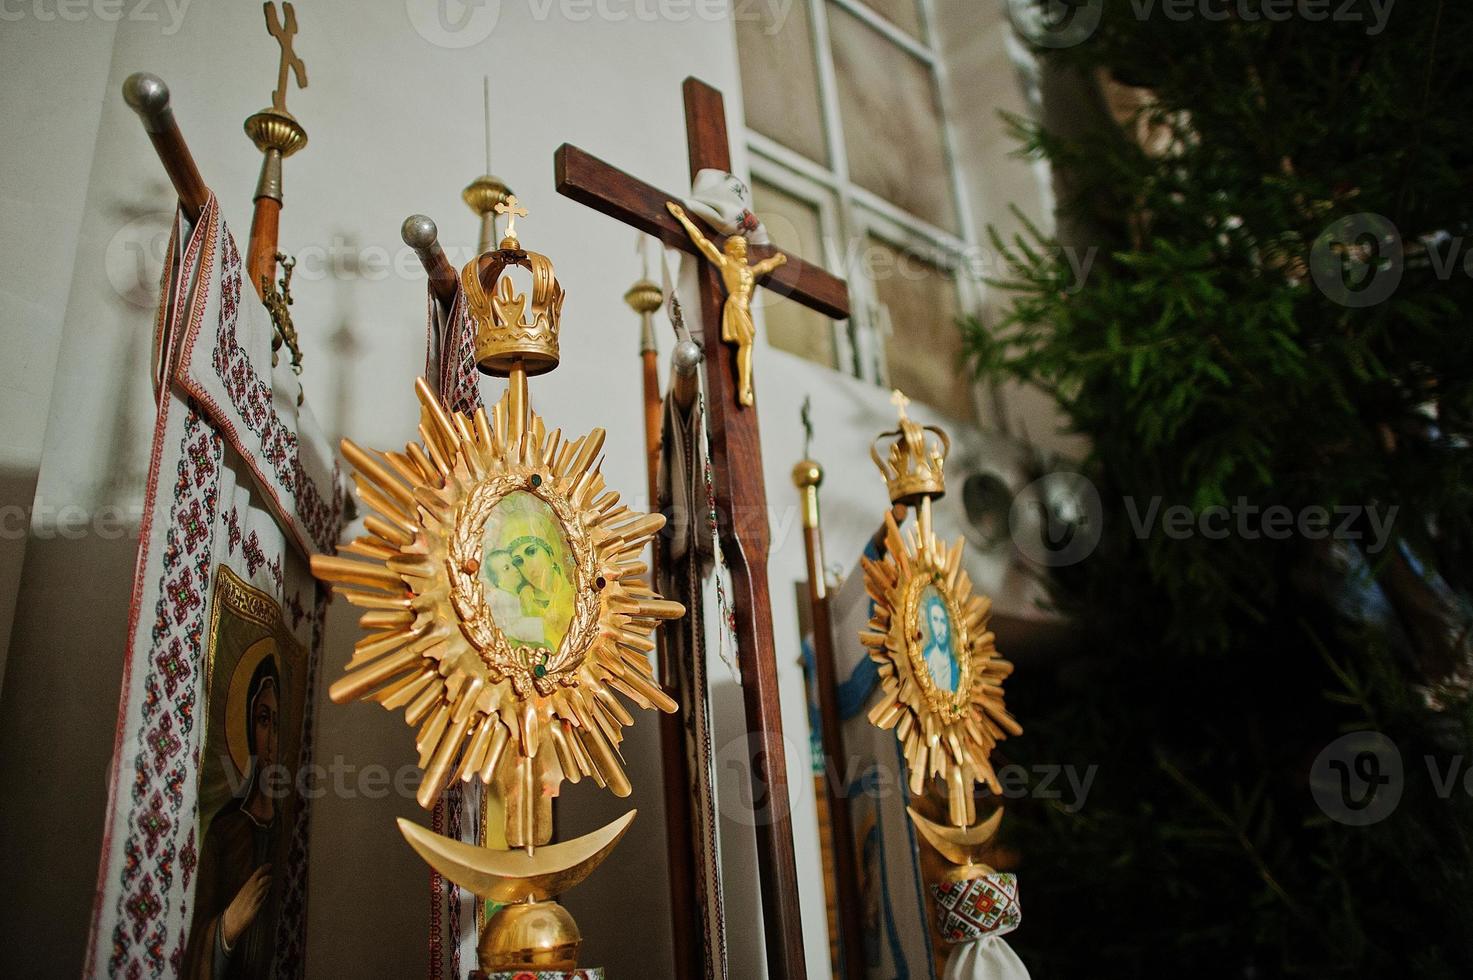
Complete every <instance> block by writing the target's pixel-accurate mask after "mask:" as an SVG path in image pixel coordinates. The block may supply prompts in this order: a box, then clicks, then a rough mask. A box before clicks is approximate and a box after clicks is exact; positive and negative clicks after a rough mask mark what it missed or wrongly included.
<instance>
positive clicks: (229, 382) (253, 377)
mask: <svg viewBox="0 0 1473 980" xmlns="http://www.w3.org/2000/svg"><path fill="white" fill-rule="evenodd" d="M220 245H221V249H222V258H223V261H222V263H221V268H222V269H223V273H222V276H223V278H222V279H221V282H220V328H219V330H217V331H216V332H215V347H214V350H213V351H212V352H211V354H210V364H211V365H212V366H213V367H214V369H215V374H216V375H217V376H218V377H219V378H220V380H221V382H223V383H224V385H225V389H226V391H228V392H229V393H230V400H231V403H232V404H234V405H235V408H236V411H238V412H239V413H240V417H241V418H242V419H243V420H244V421H245V424H246V425H247V426H249V427H250V429H251V432H252V433H254V434H255V435H256V436H257V437H258V438H259V439H260V440H261V451H262V454H263V455H264V458H265V459H266V461H267V462H268V463H270V464H271V467H272V469H274V470H275V471H276V478H277V479H278V480H280V481H281V484H282V486H284V487H286V488H287V490H288V491H289V492H290V493H291V495H292V498H293V499H294V500H295V501H296V506H297V514H298V515H299V516H300V517H301V519H302V524H303V526H304V527H305V528H306V529H307V533H308V534H309V535H311V537H312V543H313V544H315V545H316V546H317V547H318V548H319V549H320V550H322V551H324V552H327V553H329V554H331V553H332V552H333V550H334V549H335V548H336V547H337V536H338V529H339V528H341V527H342V500H341V498H340V497H339V496H338V495H336V494H329V495H328V496H327V497H324V496H323V493H322V491H320V490H319V489H318V487H317V485H316V484H314V483H313V482H312V480H311V479H310V478H309V477H308V476H307V475H306V473H304V472H303V470H302V465H301V456H300V455H299V451H298V445H297V435H296V433H295V432H292V431H291V430H290V429H289V428H287V425H286V423H285V422H283V421H282V419H281V416H279V415H278V414H277V413H276V409H275V406H274V405H273V404H272V395H271V383H270V382H269V381H268V380H267V379H265V378H263V377H261V375H260V374H258V373H257V372H256V369H255V367H254V365H252V364H251V358H250V355H249V353H247V351H246V350H245V349H244V348H242V347H241V346H240V344H239V342H238V341H237V339H236V332H235V327H236V322H237V318H238V316H239V313H240V284H241V278H242V277H241V265H240V253H239V251H237V249H236V247H235V241H234V239H233V238H232V237H231V235H230V230H229V229H228V228H227V227H226V226H225V219H224V218H221V219H220ZM333 476H334V481H336V476H337V468H336V466H335V467H334V469H333ZM276 578H277V585H278V587H279V586H280V584H281V581H280V574H279V572H278V574H277V575H276Z"/></svg>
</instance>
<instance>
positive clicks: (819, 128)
mask: <svg viewBox="0 0 1473 980" xmlns="http://www.w3.org/2000/svg"><path fill="white" fill-rule="evenodd" d="M733 10H734V13H733V16H734V17H735V19H736V36H737V58H738V60H739V62H740V64H741V71H742V102H743V105H744V106H745V110H746V114H747V125H748V126H750V127H751V128H752V129H755V130H756V131H757V132H759V133H761V134H762V135H763V136H766V137H767V138H768V139H773V140H777V141H778V142H779V143H781V144H782V145H783V146H786V147H787V148H788V149H790V150H796V151H797V152H799V153H801V154H803V155H804V156H805V157H807V158H808V159H810V160H814V161H816V162H818V163H822V164H825V165H826V164H827V163H828V162H829V154H828V149H827V146H826V144H825V143H824V129H823V113H822V111H821V109H820V108H819V101H818V64H817V63H816V61H815V59H814V53H813V25H812V24H811V23H810V22H809V13H808V5H807V4H806V3H803V2H795V3H792V4H788V5H785V6H784V5H779V4H760V3H741V4H737V5H736V6H735V7H734V8H733Z"/></svg>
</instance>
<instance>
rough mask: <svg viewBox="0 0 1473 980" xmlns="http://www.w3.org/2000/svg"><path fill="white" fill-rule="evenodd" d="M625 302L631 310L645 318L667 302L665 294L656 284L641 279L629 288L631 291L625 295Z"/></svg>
mask: <svg viewBox="0 0 1473 980" xmlns="http://www.w3.org/2000/svg"><path fill="white" fill-rule="evenodd" d="M624 302H626V303H628V304H629V308H630V309H632V310H633V311H634V312H636V313H638V314H640V315H641V316H643V315H644V314H646V313H653V312H655V311H656V310H658V309H659V308H660V304H662V303H664V302H665V294H664V293H663V292H661V291H660V287H659V286H658V285H656V284H655V283H653V282H651V281H650V280H648V279H641V280H639V281H638V282H636V283H635V284H634V285H632V286H630V287H629V291H628V292H626V293H625V294H624Z"/></svg>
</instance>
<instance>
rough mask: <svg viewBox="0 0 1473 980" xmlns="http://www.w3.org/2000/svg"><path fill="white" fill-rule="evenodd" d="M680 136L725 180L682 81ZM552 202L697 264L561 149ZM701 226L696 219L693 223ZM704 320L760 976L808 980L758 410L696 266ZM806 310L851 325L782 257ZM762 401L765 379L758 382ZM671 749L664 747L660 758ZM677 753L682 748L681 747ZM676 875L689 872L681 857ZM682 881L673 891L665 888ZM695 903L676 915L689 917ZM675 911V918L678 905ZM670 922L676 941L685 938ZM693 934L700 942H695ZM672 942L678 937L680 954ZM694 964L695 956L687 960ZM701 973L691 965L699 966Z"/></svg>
mask: <svg viewBox="0 0 1473 980" xmlns="http://www.w3.org/2000/svg"><path fill="white" fill-rule="evenodd" d="M682 91H683V93H684V97H685V130H686V141H687V144H688V152H689V157H690V174H691V178H692V180H694V179H695V176H696V173H697V172H698V171H701V170H704V169H708V168H709V169H715V170H720V171H730V170H731V149H730V146H729V144H728V142H727V134H726V110H725V107H724V105H723V102H722V98H721V93H720V92H718V91H717V90H716V89H714V88H712V87H711V86H709V85H707V84H706V83H705V82H702V81H700V80H698V79H695V78H687V79H686V80H685V84H684V86H683V88H682ZM555 162H556V168H557V189H558V193H560V194H563V195H565V196H567V197H570V198H572V199H573V200H575V201H579V202H581V203H583V204H586V205H588V206H589V207H591V208H593V209H594V210H596V211H601V212H602V213H604V214H606V215H609V216H610V217H613V218H617V219H619V220H620V221H622V222H624V223H625V224H629V225H633V226H634V227H636V228H638V229H639V230H640V231H643V232H645V233H647V234H650V235H654V236H655V237H657V238H659V239H660V240H661V241H663V242H664V243H665V244H666V245H671V246H674V247H676V248H679V249H683V250H684V251H686V252H690V253H692V254H696V248H695V245H693V244H692V243H691V240H690V238H689V237H688V236H687V235H686V233H685V229H683V228H682V227H681V226H680V225H679V223H677V222H676V220H675V219H674V218H673V217H672V216H671V215H670V212H669V211H667V210H666V209H665V202H667V201H677V202H678V201H680V200H682V199H683V198H684V197H685V196H686V195H685V194H668V193H666V192H665V191H663V190H660V189H659V188H656V187H651V186H650V185H649V184H646V183H644V182H643V181H640V180H637V179H636V178H634V177H631V176H629V175H628V174H626V173H624V172H623V171H621V170H618V169H617V168H615V167H612V166H610V165H609V164H607V163H604V162H603V161H602V160H599V159H597V158H596V157H593V156H590V155H589V154H587V153H585V152H584V151H582V150H580V149H578V148H577V147H575V146H569V145H567V144H564V145H563V146H561V147H559V148H558V151H557V155H556V161H555ZM693 220H696V221H698V222H699V219H698V218H697V219H693ZM704 230H705V231H706V234H707V237H708V238H710V239H711V240H712V241H713V242H715V243H716V244H717V245H718V247H719V246H720V244H721V242H722V241H724V238H725V236H723V235H721V234H718V233H716V232H714V230H712V229H709V228H706V229H704ZM777 251H778V249H776V248H773V247H771V246H757V245H754V246H752V248H751V258H752V260H753V261H760V260H761V259H764V258H768V257H770V256H771V255H773V254H775V253H776V252H777ZM700 277H701V278H700V291H701V318H702V323H703V324H704V326H705V351H706V368H705V370H706V386H707V391H708V394H709V400H710V403H709V404H708V405H707V413H708V419H709V424H710V429H711V452H712V464H713V469H714V483H715V491H716V505H717V507H718V508H720V510H721V512H722V513H723V514H725V515H727V517H728V520H726V521H723V522H721V527H720V532H721V547H722V552H723V554H724V555H725V557H726V560H727V563H728V565H729V566H730V568H731V578H732V586H733V591H734V593H735V594H734V600H735V602H734V605H735V613H736V634H737V643H738V649H737V662H738V665H739V667H740V669H741V674H742V698H743V703H744V707H745V709H746V722H747V729H748V731H749V732H750V737H751V738H752V739H753V740H754V749H755V751H754V752H753V759H752V781H753V788H754V790H755V791H756V792H755V793H754V800H761V797H760V794H761V793H764V792H765V793H766V794H768V795H767V799H766V800H761V802H760V803H759V804H757V805H760V806H761V808H762V809H763V811H764V812H765V813H770V814H771V819H770V820H759V821H758V823H757V827H756V835H757V873H758V876H759V881H760V884H761V888H762V921H763V929H764V932H765V934H766V940H767V968H768V969H767V972H768V975H769V976H772V977H805V976H807V975H808V971H807V970H806V969H805V968H804V962H803V931H802V927H801V924H800V916H799V907H798V874H797V865H796V862H795V860H794V857H793V827H792V820H791V816H790V812H789V799H788V779H787V767H786V762H785V759H784V753H783V739H782V716H781V712H780V708H779V703H778V690H777V661H776V659H775V655H774V650H773V636H772V600H771V598H770V596H769V595H768V589H767V551H768V546H769V532H768V524H767V491H766V487H765V485H764V482H763V478H762V451H761V445H760V443H759V440H758V434H757V411H756V408H755V406H754V407H752V408H743V407H742V406H741V405H740V404H739V402H738V400H737V395H738V378H737V369H736V350H735V348H734V347H733V346H732V345H730V344H726V343H722V341H721V331H720V324H721V310H722V306H723V304H724V303H725V300H726V297H725V293H724V292H723V289H722V285H721V278H720V275H719V273H718V272H717V271H716V269H714V268H713V267H712V266H711V265H710V264H709V263H707V262H704V261H703V262H702V264H701V272H700ZM761 284H762V285H763V286H765V287H767V288H768V289H772V290H774V291H776V292H778V293H780V294H782V295H784V296H787V297H789V298H791V299H793V300H795V301H797V302H798V303H801V304H802V305H804V306H807V307H809V308H810V309H814V310H817V311H818V312H819V313H822V314H823V315H824V316H827V317H831V318H833V319H839V320H842V319H847V318H848V316H849V288H848V286H847V285H845V283H844V281H843V280H842V279H839V278H837V277H835V276H833V275H831V274H829V273H828V272H825V271H824V270H823V269H820V268H818V267H817V266H814V265H809V264H807V263H805V262H803V261H802V260H801V259H799V258H798V257H797V256H794V255H789V256H788V261H787V264H786V265H783V266H781V267H779V268H778V269H777V270H776V271H774V272H773V273H772V274H771V275H769V276H768V277H766V278H765V279H764V280H763V281H762V283H761ZM756 385H757V389H758V391H759V392H760V391H761V387H762V378H761V376H760V375H758V376H757V381H756ZM667 751H668V748H667ZM681 752H682V753H683V752H684V748H683V747H682V748H681ZM677 861H678V856H677V855H676V854H675V853H674V850H673V849H672V861H671V868H670V873H671V877H672V879H676V878H677V877H678V876H679V875H680V868H681V867H682V865H680V864H678V863H677ZM683 867H684V868H685V869H686V873H687V875H688V874H689V869H690V857H689V851H687V852H686V858H685V862H684V865H683ZM678 885H679V883H678V882H676V881H672V887H673V888H676V887H678ZM694 905H695V902H694V899H693V898H692V899H691V900H690V901H688V902H687V903H686V905H685V908H686V909H693V907H694ZM675 913H676V915H677V917H678V916H680V915H681V913H682V908H681V906H680V905H679V904H678V902H677V906H676V909H675ZM682 931H683V930H682V928H681V926H680V924H679V922H677V927H676V932H677V934H678V933H680V932H682ZM693 934H695V935H698V933H693ZM681 938H682V937H681V936H680V935H677V937H676V943H677V947H678V948H679V944H680V943H681ZM694 955H695V956H696V957H699V955H700V954H699V951H696V952H695V954H694ZM678 959H680V960H681V962H679V963H678V964H677V967H678V973H679V975H681V976H686V975H688V971H689V970H690V969H691V965H690V962H691V961H690V960H689V959H686V958H685V957H684V956H678ZM695 962H696V964H697V965H699V962H700V961H699V959H698V958H697V959H696V961H695Z"/></svg>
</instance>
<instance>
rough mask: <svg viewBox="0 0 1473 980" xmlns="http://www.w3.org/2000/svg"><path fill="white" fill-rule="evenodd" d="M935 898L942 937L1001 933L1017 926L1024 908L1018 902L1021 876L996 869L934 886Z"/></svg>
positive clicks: (961, 940)
mask: <svg viewBox="0 0 1473 980" xmlns="http://www.w3.org/2000/svg"><path fill="white" fill-rule="evenodd" d="M931 894H932V896H934V897H935V899H936V914H937V918H938V919H939V925H940V930H941V938H942V939H944V940H946V941H947V942H948V943H966V942H972V941H973V940H976V939H981V938H982V937H983V936H988V935H996V936H1001V935H1004V934H1005V933H1009V932H1012V931H1013V930H1014V929H1016V928H1018V923H1020V922H1022V921H1023V909H1022V906H1020V905H1019V904H1018V876H1017V875H1014V874H1006V873H997V874H990V875H982V876H980V877H977V878H971V879H968V880H967V881H947V882H942V883H941V884H939V885H932V886H931Z"/></svg>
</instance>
